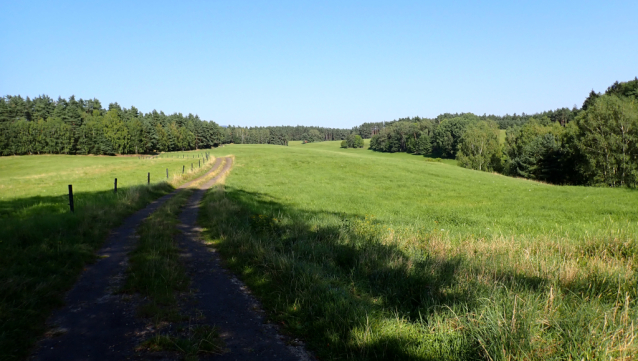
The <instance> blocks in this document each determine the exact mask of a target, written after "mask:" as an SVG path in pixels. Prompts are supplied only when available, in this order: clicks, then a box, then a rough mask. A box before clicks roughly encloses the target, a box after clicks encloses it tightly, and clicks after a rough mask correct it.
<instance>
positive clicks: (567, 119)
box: [362, 78, 638, 188]
mask: <svg viewBox="0 0 638 361" xmlns="http://www.w3.org/2000/svg"><path fill="white" fill-rule="evenodd" d="M364 126H365V129H366V131H365V132H366V133H365V134H369V131H368V129H371V132H372V139H371V140H370V149H372V150H375V151H381V152H407V153H411V154H417V155H425V156H432V157H441V158H450V159H457V160H458V162H459V165H461V166H463V167H466V168H472V169H476V170H481V171H488V172H501V173H503V174H505V175H509V176H515V177H522V178H528V179H533V180H538V181H543V182H547V183H553V184H573V185H606V186H611V187H617V186H628V187H633V188H635V187H636V185H637V183H638V78H636V79H634V80H631V81H628V82H623V83H619V82H616V83H614V84H612V85H611V86H610V87H609V88H608V89H607V90H606V91H605V93H603V94H600V93H596V92H594V91H592V92H591V93H590V94H589V96H588V97H587V98H586V99H585V101H584V102H583V105H582V107H581V108H576V107H574V108H573V109H571V110H569V109H567V108H563V109H558V110H556V111H549V112H543V113H539V114H534V115H522V116H516V115H514V116H505V117H495V116H487V115H484V116H477V115H474V114H472V113H463V114H442V115H440V116H438V117H437V118H435V119H426V118H419V117H415V118H402V119H398V120H396V121H393V122H388V123H385V124H383V125H381V126H379V124H378V123H376V124H364ZM364 126H362V128H363V127H364ZM499 130H505V131H506V136H505V139H504V142H503V141H501V140H499V135H500V131H499Z"/></svg>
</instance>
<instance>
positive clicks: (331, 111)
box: [0, 0, 638, 128]
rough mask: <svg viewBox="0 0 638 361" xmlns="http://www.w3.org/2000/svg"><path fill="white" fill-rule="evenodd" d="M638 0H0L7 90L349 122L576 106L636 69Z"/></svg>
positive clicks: (282, 119) (233, 115) (218, 115)
mask: <svg viewBox="0 0 638 361" xmlns="http://www.w3.org/2000/svg"><path fill="white" fill-rule="evenodd" d="M636 14H638V1H635V0H634V1H556V0H554V1H431V2H430V1H413V2H411V1H346V0H341V1H301V0H297V1H235V0H233V1H170V2H169V1H166V2H164V1H148V2H146V1H121V2H120V1H90V2H89V1H49V2H39V1H8V0H1V1H0V29H1V31H0V96H4V95H21V96H23V97H26V96H29V97H35V96H38V95H40V94H46V95H49V96H50V97H52V98H55V99H57V97H58V96H62V97H65V98H66V97H69V96H71V95H75V96H76V98H83V99H92V98H97V99H99V100H100V101H101V102H102V105H103V106H104V107H107V106H108V104H109V103H112V102H118V103H119V104H120V105H121V106H123V107H127V108H128V107H130V106H132V105H133V106H135V107H137V108H138V109H139V110H141V111H143V112H149V111H152V110H153V109H156V110H158V111H160V110H161V111H164V112H165V113H174V112H181V113H183V114H188V113H193V114H197V115H199V116H200V118H202V119H204V120H213V121H215V122H217V123H218V124H221V125H229V124H232V125H240V126H264V125H298V124H299V125H317V126H325V127H339V128H351V127H353V126H356V125H358V124H361V123H363V122H378V121H388V120H393V119H397V118H400V117H407V116H421V117H435V116H437V115H438V114H441V113H446V112H450V113H456V112H472V113H475V114H479V115H481V114H485V113H486V114H496V115H504V114H512V113H517V114H521V113H527V114H532V113H536V112H541V111H544V110H550V109H556V108H561V107H569V108H571V107H573V106H574V105H576V106H580V105H582V103H583V100H584V99H585V98H586V97H587V95H588V94H589V92H590V91H591V90H592V89H593V90H595V91H597V92H602V91H605V89H606V88H607V87H608V86H609V85H611V84H612V83H613V82H615V81H617V80H618V81H627V80H631V79H634V77H636V76H638V26H636V21H635V16H636Z"/></svg>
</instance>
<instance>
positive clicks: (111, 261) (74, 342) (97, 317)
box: [31, 158, 222, 361]
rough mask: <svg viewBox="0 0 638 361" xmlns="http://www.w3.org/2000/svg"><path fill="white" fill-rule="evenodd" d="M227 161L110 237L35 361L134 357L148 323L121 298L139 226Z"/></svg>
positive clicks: (57, 317) (219, 160) (133, 217)
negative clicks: (140, 337) (119, 292)
mask: <svg viewBox="0 0 638 361" xmlns="http://www.w3.org/2000/svg"><path fill="white" fill-rule="evenodd" d="M221 163H222V158H217V159H216V160H215V162H214V163H213V166H212V167H211V169H210V170H209V171H208V172H207V173H206V174H204V175H202V176H201V177H198V178H196V179H194V180H192V181H190V182H187V183H184V184H182V185H181V186H179V187H178V188H177V189H176V190H174V191H173V192H171V193H169V194H167V195H165V196H162V197H160V198H159V199H157V200H155V201H153V202H151V203H150V204H149V205H148V206H146V207H145V208H143V209H141V210H139V211H137V212H135V213H134V214H132V215H131V216H129V217H128V218H126V219H125V220H124V222H123V223H122V225H120V226H119V227H117V228H115V229H114V230H112V231H111V233H110V235H109V237H108V238H107V239H106V241H105V242H104V245H103V246H102V248H101V249H100V251H99V252H98V253H97V255H98V257H99V259H98V261H97V262H96V263H94V264H92V265H89V266H87V267H86V270H85V271H84V272H83V273H82V274H81V275H80V277H79V279H78V281H77V282H76V284H75V285H74V286H73V288H71V290H70V291H69V292H68V293H67V295H66V297H65V306H64V307H63V308H62V309H60V310H57V311H54V312H53V314H52V315H51V317H49V321H48V322H47V324H48V325H50V326H53V327H57V329H56V330H54V331H53V332H49V334H54V336H52V337H46V338H44V339H43V340H41V341H40V342H39V343H38V344H37V345H36V348H35V352H34V353H33V354H32V356H31V359H34V360H65V361H66V360H69V361H72V360H125V359H128V358H132V357H134V356H135V351H134V349H135V347H136V345H137V343H138V338H139V337H136V333H138V332H142V331H143V330H142V328H143V327H144V322H142V321H141V320H137V319H136V318H135V309H134V305H132V303H131V302H127V300H128V299H129V298H130V296H127V295H121V294H117V293H116V292H117V291H118V289H119V287H120V286H121V284H122V282H123V281H124V278H125V271H126V266H127V261H128V253H129V252H130V251H131V250H132V249H133V246H134V245H135V231H136V229H137V228H138V226H139V225H140V224H141V223H142V222H143V221H144V219H146V218H147V217H148V216H150V215H151V214H152V213H153V212H155V211H156V210H157V209H158V208H159V207H160V206H161V205H162V204H164V203H165V202H166V201H168V200H169V199H171V198H172V197H173V196H175V194H177V192H179V191H180V190H181V189H184V188H187V187H188V186H189V185H191V184H192V183H193V182H195V181H197V180H199V179H202V178H203V177H206V176H208V175H210V174H211V173H213V172H215V171H216V170H218V168H219V167H220V165H221Z"/></svg>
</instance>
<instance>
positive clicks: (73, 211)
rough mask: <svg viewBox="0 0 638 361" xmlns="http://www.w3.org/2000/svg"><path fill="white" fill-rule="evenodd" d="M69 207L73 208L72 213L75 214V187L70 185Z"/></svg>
mask: <svg viewBox="0 0 638 361" xmlns="http://www.w3.org/2000/svg"><path fill="white" fill-rule="evenodd" d="M69 207H70V208H71V212H72V213H75V209H74V207H73V186H72V185H70V184H69Z"/></svg>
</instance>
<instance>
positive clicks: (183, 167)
mask: <svg viewBox="0 0 638 361" xmlns="http://www.w3.org/2000/svg"><path fill="white" fill-rule="evenodd" d="M185 168H186V166H185V165H183V166H182V174H184V169H185Z"/></svg>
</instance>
